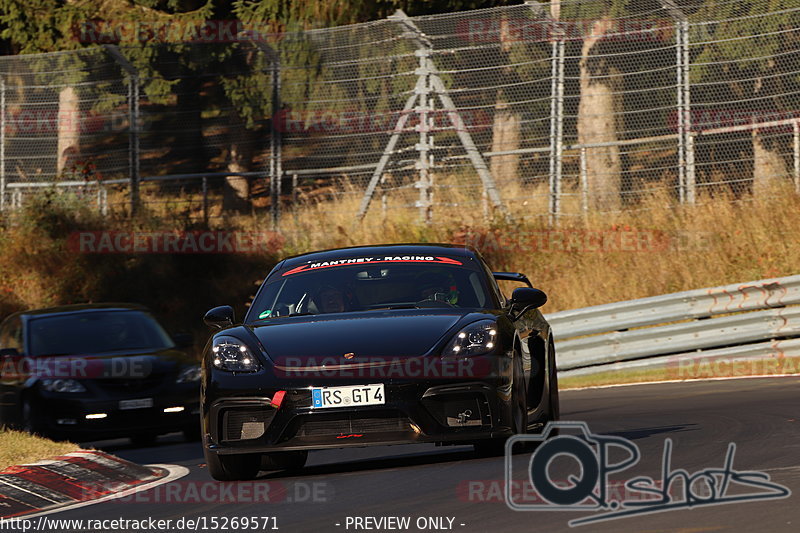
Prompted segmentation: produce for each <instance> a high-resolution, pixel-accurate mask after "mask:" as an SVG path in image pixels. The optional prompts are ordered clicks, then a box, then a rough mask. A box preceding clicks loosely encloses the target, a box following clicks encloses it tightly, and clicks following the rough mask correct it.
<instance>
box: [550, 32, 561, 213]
mask: <svg viewBox="0 0 800 533" xmlns="http://www.w3.org/2000/svg"><path fill="white" fill-rule="evenodd" d="M554 24H556V27H555V28H554V32H553V33H554V35H555V40H554V41H553V54H552V61H553V65H552V80H551V82H552V83H551V88H550V90H551V94H550V98H551V101H550V112H551V116H550V202H549V214H550V217H549V219H550V225H555V224H558V217H559V215H560V214H561V181H562V180H561V177H562V176H561V175H562V170H563V162H562V158H563V155H564V38H563V32H562V30H561V28H560V26H558V23H557V22H554Z"/></svg>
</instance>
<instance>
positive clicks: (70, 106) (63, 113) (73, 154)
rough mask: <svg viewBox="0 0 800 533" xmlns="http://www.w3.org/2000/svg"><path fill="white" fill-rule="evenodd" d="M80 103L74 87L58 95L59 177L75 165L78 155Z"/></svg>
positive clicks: (57, 172)
mask: <svg viewBox="0 0 800 533" xmlns="http://www.w3.org/2000/svg"><path fill="white" fill-rule="evenodd" d="M79 113H80V101H79V99H78V93H77V92H76V91H75V88H74V87H64V88H63V89H61V91H60V92H59V93H58V119H57V120H56V124H57V128H58V148H57V149H58V158H57V161H56V174H57V175H61V174H62V173H63V172H64V171H65V170H67V171H68V170H69V169H70V167H71V166H72V165H73V164H75V159H76V158H77V156H78V155H79V153H80V122H81V121H80V118H81V117H80V116H79Z"/></svg>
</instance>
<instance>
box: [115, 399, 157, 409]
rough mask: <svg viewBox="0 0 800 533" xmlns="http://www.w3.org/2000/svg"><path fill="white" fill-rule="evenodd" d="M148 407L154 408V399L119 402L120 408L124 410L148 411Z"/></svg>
mask: <svg viewBox="0 0 800 533" xmlns="http://www.w3.org/2000/svg"><path fill="white" fill-rule="evenodd" d="M148 407H153V399H152V398H137V399H136V400H120V401H119V408H120V409H122V410H125V409H146V408H148Z"/></svg>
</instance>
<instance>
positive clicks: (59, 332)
mask: <svg viewBox="0 0 800 533" xmlns="http://www.w3.org/2000/svg"><path fill="white" fill-rule="evenodd" d="M28 333H29V339H30V340H29V351H30V355H32V356H39V355H57V354H58V355H62V354H63V355H85V354H99V353H106V352H116V351H129V350H147V351H150V350H161V349H165V348H171V347H172V346H173V345H174V343H173V342H172V339H170V337H169V335H167V333H166V332H165V331H164V329H163V328H162V327H161V325H159V323H158V322H156V320H155V319H154V318H153V317H151V316H150V315H148V314H147V313H143V312H141V311H136V310H120V311H91V312H82V313H69V314H63V315H51V316H43V317H36V318H32V319H31V320H30V322H29V324H28Z"/></svg>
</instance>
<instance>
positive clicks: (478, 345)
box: [442, 320, 497, 357]
mask: <svg viewBox="0 0 800 533" xmlns="http://www.w3.org/2000/svg"><path fill="white" fill-rule="evenodd" d="M496 346H497V323H496V322H495V321H494V320H480V321H478V322H475V323H473V324H470V325H469V326H467V327H465V328H464V329H462V330H461V331H459V332H458V333H456V335H455V336H454V337H453V339H452V340H451V341H450V342H449V343H448V344H447V346H446V347H445V349H444V352H442V355H443V356H459V357H468V356H471V355H485V354H487V353H490V352H492V351H493V350H494V349H495V347H496Z"/></svg>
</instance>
